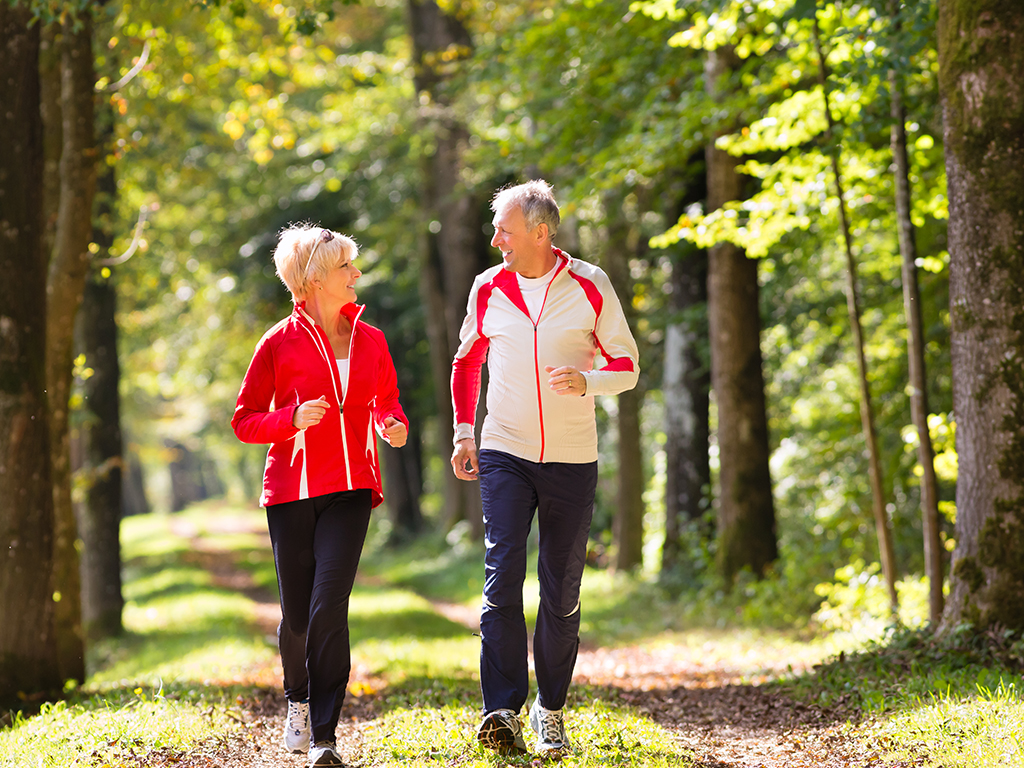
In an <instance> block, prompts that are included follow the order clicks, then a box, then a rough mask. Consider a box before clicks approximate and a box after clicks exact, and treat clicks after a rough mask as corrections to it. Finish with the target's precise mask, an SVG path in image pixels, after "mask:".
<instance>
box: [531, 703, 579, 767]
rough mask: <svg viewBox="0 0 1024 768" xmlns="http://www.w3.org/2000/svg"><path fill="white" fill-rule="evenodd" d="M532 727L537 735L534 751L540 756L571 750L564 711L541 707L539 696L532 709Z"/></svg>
mask: <svg viewBox="0 0 1024 768" xmlns="http://www.w3.org/2000/svg"><path fill="white" fill-rule="evenodd" d="M530 727H531V728H533V732H534V733H536V734H537V745H536V746H535V747H534V749H536V750H537V752H539V753H540V754H542V755H548V756H553V755H555V754H559V755H560V754H562V752H563V751H565V750H567V749H568V748H569V737H568V736H566V735H565V722H564V721H563V720H562V710H560V709H558V710H552V709H544V707H542V706H541V705H540V697H539V696H538V697H537V698H535V699H534V700H533V706H532V707H530Z"/></svg>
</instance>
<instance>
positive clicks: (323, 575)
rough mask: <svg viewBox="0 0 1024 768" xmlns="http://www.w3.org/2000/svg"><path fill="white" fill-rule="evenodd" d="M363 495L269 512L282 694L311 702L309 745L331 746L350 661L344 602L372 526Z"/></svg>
mask: <svg viewBox="0 0 1024 768" xmlns="http://www.w3.org/2000/svg"><path fill="white" fill-rule="evenodd" d="M370 507H371V495H370V491H369V490H368V489H367V490H356V491H343V492H339V493H329V494H325V495H323V496H317V497H315V498H312V499H302V500H299V501H291V502H287V503H285V504H272V505H271V506H268V507H267V523H268V524H269V526H270V540H271V542H272V544H273V546H274V565H275V566H276V567H277V585H278V589H279V590H280V593H281V614H282V617H283V618H282V619H281V625H280V627H278V632H277V635H278V642H279V646H280V649H281V664H282V666H283V667H284V692H285V696H286V697H287V698H288V699H289V700H291V701H301V700H302V699H305V698H308V699H309V719H310V725H311V727H312V730H313V741H334V738H335V734H334V732H335V728H336V727H337V725H338V715H339V714H340V712H341V704H342V702H343V701H344V699H345V688H346V686H347V685H348V676H349V672H350V671H351V667H352V662H351V655H350V651H349V637H348V602H349V596H350V595H351V594H352V584H353V582H354V581H355V578H356V567H357V566H358V565H359V555H360V553H361V552H362V549H363V541H364V540H365V539H366V529H367V527H368V525H369V522H370Z"/></svg>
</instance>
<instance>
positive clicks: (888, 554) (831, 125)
mask: <svg viewBox="0 0 1024 768" xmlns="http://www.w3.org/2000/svg"><path fill="white" fill-rule="evenodd" d="M812 28H813V31H814V49H815V51H816V53H817V57H818V61H817V64H818V81H819V83H820V84H821V91H822V99H823V106H824V111H825V124H826V130H825V140H826V141H827V143H828V153H829V160H830V163H831V166H832V180H833V184H834V185H835V190H836V207H837V210H838V211H839V230H840V232H841V234H842V236H843V246H844V254H845V256H846V306H847V310H848V312H849V313H850V328H851V329H852V330H853V345H854V351H855V352H856V355H857V373H858V379H859V382H860V417H861V429H862V430H863V433H864V442H865V443H866V445H867V449H868V470H869V474H870V477H871V499H872V509H873V511H874V516H875V533H876V536H877V538H878V552H879V558H880V559H881V561H882V573H883V574H884V575H885V583H886V586H887V587H888V588H889V604H890V606H891V608H892V612H893V614H895V613H896V610H897V599H896V555H895V553H894V551H893V544H892V529H891V527H890V525H889V517H888V513H887V511H886V504H885V489H884V487H885V483H884V479H883V477H882V459H881V455H880V450H879V447H878V432H877V430H876V429H875V410H874V407H873V405H872V400H871V384H870V382H869V381H868V363H867V355H866V354H865V352H864V330H863V324H862V323H861V312H860V294H859V291H858V288H857V262H856V259H855V258H854V254H853V237H852V234H851V232H850V219H849V214H848V213H847V208H846V194H845V187H844V184H843V174H842V170H841V169H840V162H839V161H840V148H839V144H838V143H837V142H838V139H837V137H836V135H835V134H836V123H835V118H834V117H833V115H832V101H831V97H830V93H829V81H828V66H827V63H826V61H825V54H824V51H823V48H822V44H821V28H820V26H819V24H818V15H817V11H816V10H815V12H814V15H813V17H812Z"/></svg>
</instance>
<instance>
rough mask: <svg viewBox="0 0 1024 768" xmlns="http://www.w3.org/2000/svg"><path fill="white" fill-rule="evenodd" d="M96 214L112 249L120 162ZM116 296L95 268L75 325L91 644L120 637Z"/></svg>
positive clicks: (104, 121) (85, 599) (104, 117)
mask: <svg viewBox="0 0 1024 768" xmlns="http://www.w3.org/2000/svg"><path fill="white" fill-rule="evenodd" d="M113 119H114V118H113V110H111V109H110V108H109V100H108V101H107V102H106V105H105V106H104V107H103V108H101V109H100V110H99V113H98V121H99V125H100V127H101V130H100V137H101V141H100V146H101V148H102V149H103V150H104V154H109V153H110V152H111V151H112V149H113V147H112V146H111V143H112V139H113ZM100 169H101V171H100V174H99V178H98V180H97V187H96V191H97V206H96V208H97V211H96V212H97V216H96V226H95V229H94V232H93V242H95V243H96V245H97V246H98V253H107V252H109V250H110V247H111V246H112V245H113V221H112V217H113V211H114V202H115V200H116V197H117V179H116V177H115V174H114V164H113V163H112V162H103V163H101V164H100ZM116 313H117V290H116V288H115V287H114V284H113V281H112V279H111V273H110V269H109V267H107V266H103V265H101V264H100V263H94V264H93V265H92V269H91V270H90V272H89V277H88V279H87V280H86V284H85V290H84V293H83V296H82V306H81V308H80V309H79V312H78V317H77V322H76V326H75V352H76V354H77V355H82V356H84V359H85V365H86V367H87V369H88V370H89V371H90V372H91V374H92V375H91V376H89V377H88V378H86V379H85V380H84V381H83V382H82V384H81V392H82V405H81V408H80V411H79V413H78V418H77V420H76V421H77V428H76V429H74V430H73V432H74V433H76V434H77V445H78V451H77V452H74V451H73V453H77V461H76V462H73V465H74V466H73V469H74V471H75V473H76V475H77V476H78V477H80V478H81V479H82V481H83V482H82V483H81V485H82V486H83V487H84V494H83V498H82V500H81V503H80V504H78V505H77V515H76V517H77V521H78V530H79V535H80V536H81V540H82V563H81V574H82V627H83V633H84V635H85V637H86V638H96V637H109V636H112V635H118V634H120V633H121V631H122V624H121V612H122V610H123V608H124V598H123V596H122V593H121V543H120V528H121V514H122V510H123V504H122V485H123V483H122V481H123V477H124V472H125V463H124V458H123V445H122V439H121V399H120V388H119V383H120V379H121V367H120V362H119V360H118V356H117V321H116Z"/></svg>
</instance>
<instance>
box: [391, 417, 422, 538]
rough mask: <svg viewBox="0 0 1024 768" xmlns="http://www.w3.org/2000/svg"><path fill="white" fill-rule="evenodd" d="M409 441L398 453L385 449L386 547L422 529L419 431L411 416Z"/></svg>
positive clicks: (412, 535)
mask: <svg viewBox="0 0 1024 768" xmlns="http://www.w3.org/2000/svg"><path fill="white" fill-rule="evenodd" d="M409 421H410V424H409V440H408V441H407V442H406V444H405V447H404V448H402V449H401V450H400V451H396V450H394V449H392V448H389V447H387V446H386V445H385V446H384V448H383V449H382V450H383V453H384V481H385V483H386V487H387V497H386V501H387V506H388V519H389V520H390V521H391V534H390V536H389V537H388V540H389V543H392V544H399V543H401V542H404V541H408V540H409V539H411V538H413V537H415V536H416V534H418V533H419V532H420V531H421V530H422V529H423V512H422V511H421V510H420V495H421V494H422V492H423V483H422V481H421V479H420V476H421V472H420V439H421V438H420V429H419V424H418V423H417V422H416V420H415V419H414V418H413V417H411V416H410V419H409Z"/></svg>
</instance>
